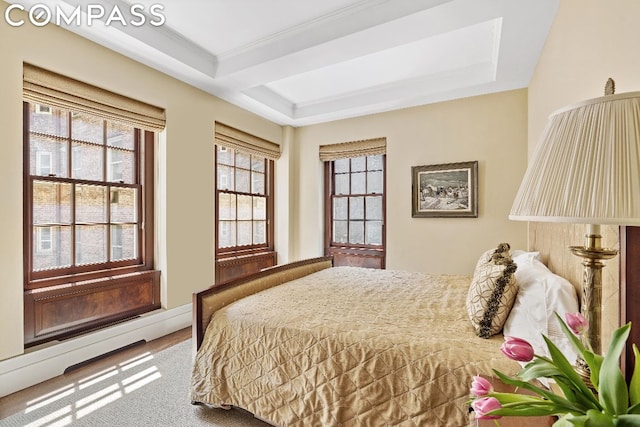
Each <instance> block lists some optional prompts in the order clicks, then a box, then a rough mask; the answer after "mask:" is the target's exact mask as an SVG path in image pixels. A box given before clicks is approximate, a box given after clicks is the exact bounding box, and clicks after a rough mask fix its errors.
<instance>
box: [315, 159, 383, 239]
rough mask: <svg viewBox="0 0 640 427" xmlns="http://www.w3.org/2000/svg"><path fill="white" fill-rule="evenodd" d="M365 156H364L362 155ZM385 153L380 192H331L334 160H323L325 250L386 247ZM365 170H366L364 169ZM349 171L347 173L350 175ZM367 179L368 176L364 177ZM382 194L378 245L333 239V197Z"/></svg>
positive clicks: (333, 186)
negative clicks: (380, 236)
mask: <svg viewBox="0 0 640 427" xmlns="http://www.w3.org/2000/svg"><path fill="white" fill-rule="evenodd" d="M363 157H366V156H363ZM386 159H387V156H386V155H382V172H383V173H382V194H378V193H358V194H351V193H349V194H340V195H335V194H333V192H334V188H335V173H334V160H331V161H326V162H324V189H325V204H324V205H325V215H324V217H325V227H324V230H325V233H324V241H325V252H326V251H327V250H329V248H343V249H346V248H351V249H370V250H378V251H384V248H386V245H387V242H386V233H385V227H386V211H387V173H386V169H387V164H386ZM365 172H368V170H366V171H365ZM351 173H352V172H351V171H349V175H351ZM365 179H368V178H365ZM349 186H351V180H349ZM371 196H382V215H383V217H382V243H381V244H380V245H367V244H364V243H341V242H334V241H333V199H334V198H349V197H371Z"/></svg>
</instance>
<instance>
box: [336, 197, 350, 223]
mask: <svg viewBox="0 0 640 427" xmlns="http://www.w3.org/2000/svg"><path fill="white" fill-rule="evenodd" d="M348 202H349V200H348V199H347V198H346V197H334V198H333V219H337V220H341V219H347V206H348V205H347V204H348Z"/></svg>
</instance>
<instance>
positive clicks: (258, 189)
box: [251, 172, 264, 194]
mask: <svg viewBox="0 0 640 427" xmlns="http://www.w3.org/2000/svg"><path fill="white" fill-rule="evenodd" d="M251 193H252V194H264V174H263V173H259V172H251Z"/></svg>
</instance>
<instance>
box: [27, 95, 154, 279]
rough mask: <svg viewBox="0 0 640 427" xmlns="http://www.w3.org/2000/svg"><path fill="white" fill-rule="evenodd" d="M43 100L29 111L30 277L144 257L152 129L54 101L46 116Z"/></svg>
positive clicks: (112, 265) (94, 268) (127, 263)
mask: <svg viewBox="0 0 640 427" xmlns="http://www.w3.org/2000/svg"><path fill="white" fill-rule="evenodd" d="M38 105H40V104H35V105H30V104H26V108H27V109H28V110H27V113H26V114H25V120H26V121H27V125H28V129H29V131H28V134H27V135H26V143H27V145H28V152H29V153H30V155H29V157H30V161H29V162H28V170H29V179H28V183H27V185H28V188H26V190H27V194H28V195H29V198H28V212H29V218H30V226H29V230H28V234H30V235H32V236H33V237H32V238H29V241H34V245H33V250H31V252H30V254H29V258H30V272H29V273H30V274H29V276H30V279H31V281H33V280H40V281H39V282H38V285H37V286H42V285H43V284H46V283H47V282H46V281H45V282H42V281H41V279H52V280H55V279H56V278H58V277H60V276H65V275H68V274H76V273H83V272H88V271H97V270H106V269H110V268H116V267H118V268H120V267H127V266H139V265H142V264H144V260H143V259H142V256H141V255H142V253H143V252H144V251H143V248H141V247H140V244H141V242H144V241H145V240H144V238H143V234H144V230H143V227H142V225H143V220H144V215H143V212H142V209H141V206H142V200H143V198H144V197H145V190H146V186H145V185H144V184H145V182H144V179H143V177H142V174H141V172H142V171H144V170H145V168H149V167H151V165H152V163H147V164H146V165H145V160H146V161H147V162H149V161H150V160H149V159H145V154H147V155H152V154H151V153H153V150H152V144H153V134H152V133H151V132H146V136H145V132H143V131H141V130H140V129H136V128H135V127H134V126H132V125H128V124H123V123H119V122H115V121H109V120H105V119H103V118H101V117H98V116H94V115H91V114H86V113H77V112H74V113H72V112H71V111H69V110H65V109H61V108H56V107H47V111H49V114H46V115H43V114H41V113H40V111H42V109H43V106H42V105H40V106H39V107H38ZM145 141H146V142H145ZM53 153H55V155H53ZM68 153H71V155H70V156H69V155H68ZM147 209H148V210H149V211H150V212H152V209H151V206H147ZM150 212H147V215H149V213H150ZM107 248H109V250H107ZM28 286H29V287H33V286H35V284H34V283H30V284H29V285H28Z"/></svg>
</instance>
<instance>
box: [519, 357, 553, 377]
mask: <svg viewBox="0 0 640 427" xmlns="http://www.w3.org/2000/svg"><path fill="white" fill-rule="evenodd" d="M562 374H563V372H562V371H561V370H560V369H558V367H557V366H556V365H554V364H553V363H552V362H551V361H548V360H544V359H534V360H532V361H531V362H529V363H528V364H527V366H525V367H524V368H523V369H522V370H521V371H520V372H519V373H518V376H519V377H520V378H522V380H523V381H531V380H535V379H538V378H551V377H555V376H558V375H562Z"/></svg>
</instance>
